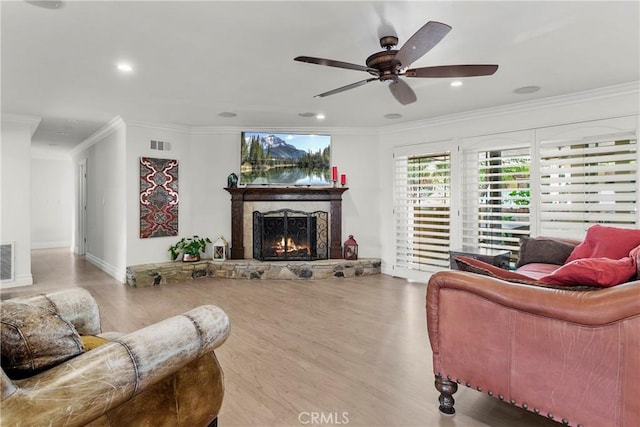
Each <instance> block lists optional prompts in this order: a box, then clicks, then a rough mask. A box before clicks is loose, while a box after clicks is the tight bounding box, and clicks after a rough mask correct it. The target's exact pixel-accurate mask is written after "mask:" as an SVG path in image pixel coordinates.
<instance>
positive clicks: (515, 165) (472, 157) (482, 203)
mask: <svg viewBox="0 0 640 427" xmlns="http://www.w3.org/2000/svg"><path fill="white" fill-rule="evenodd" d="M463 157H464V167H463V170H464V174H465V178H464V190H463V218H462V244H463V246H471V247H481V248H491V249H503V250H510V251H511V253H512V259H513V260H515V259H516V257H517V254H518V250H519V245H520V237H521V236H528V235H529V233H530V215H531V213H530V204H531V189H530V183H531V181H530V169H531V155H530V148H529V147H517V148H503V149H499V148H495V149H493V148H492V149H489V150H486V149H483V150H478V151H476V150H467V151H465V153H464V156H463Z"/></svg>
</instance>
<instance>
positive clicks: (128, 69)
mask: <svg viewBox="0 0 640 427" xmlns="http://www.w3.org/2000/svg"><path fill="white" fill-rule="evenodd" d="M118 70H120V71H122V72H123V73H130V72H132V71H133V67H132V66H131V65H130V64H127V63H126V62H120V63H119V64H118Z"/></svg>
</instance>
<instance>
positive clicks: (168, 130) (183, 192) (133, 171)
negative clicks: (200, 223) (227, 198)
mask: <svg viewBox="0 0 640 427" xmlns="http://www.w3.org/2000/svg"><path fill="white" fill-rule="evenodd" d="M190 138H191V137H190V134H189V129H188V128H180V127H165V126H160V125H152V124H145V123H136V122H130V121H127V149H126V173H125V174H123V175H124V176H125V177H126V237H125V239H124V240H125V242H126V246H127V257H126V266H129V265H138V264H147V263H153V262H165V261H169V260H170V257H169V252H168V249H169V246H171V245H172V244H174V243H175V242H176V241H178V240H179V237H181V236H190V235H192V234H198V233H199V232H200V231H199V230H198V227H197V226H194V224H193V220H192V217H191V213H192V209H193V208H192V206H193V204H194V197H201V196H204V195H200V194H197V193H196V191H195V187H196V182H197V180H199V179H205V178H204V177H206V174H207V170H204V171H199V170H195V168H194V166H193V164H192V159H191V157H190V153H191V143H190ZM151 140H154V141H164V142H169V143H170V144H171V150H169V151H157V150H151V148H150V141H151ZM140 157H153V158H159V159H175V160H178V193H179V197H180V199H179V202H178V233H179V236H178V237H152V238H145V239H141V238H140V203H139V197H140Z"/></svg>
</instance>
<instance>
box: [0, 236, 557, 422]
mask: <svg viewBox="0 0 640 427" xmlns="http://www.w3.org/2000/svg"><path fill="white" fill-rule="evenodd" d="M32 271H33V275H34V282H35V284H34V285H33V286H28V287H23V288H13V289H6V290H4V291H3V292H2V295H1V296H2V299H6V298H11V297H14V296H20V295H25V294H31V293H38V292H43V291H48V290H52V289H59V288H64V287H74V286H80V287H83V288H86V289H88V290H89V291H91V292H92V293H93V295H94V296H95V297H96V299H97V301H98V303H99V305H100V308H101V314H102V324H103V329H104V330H105V331H107V330H117V331H122V332H130V331H133V330H135V329H138V328H140V327H143V326H146V325H149V324H151V323H154V322H157V321H159V320H161V319H164V318H166V317H168V316H171V315H175V314H179V313H182V312H184V311H187V310H189V309H191V308H193V307H195V306H198V305H201V304H215V305H218V306H220V307H222V308H223V309H224V310H225V311H226V312H227V313H228V315H229V317H230V318H231V324H232V330H231V336H230V338H229V339H228V340H227V342H226V343H224V344H223V345H222V347H220V348H219V349H218V350H217V351H216V354H217V355H218V357H219V359H220V363H221V365H222V368H223V370H224V372H225V382H226V394H225V400H224V403H223V407H222V412H221V414H220V426H221V427H222V426H304V425H308V426H316V425H320V424H322V425H349V426H367V427H372V426H426V427H430V426H449V427H453V426H456V427H460V426H505V427H507V426H508V427H513V426H525V427H526V426H547V427H550V426H556V425H558V424H555V423H553V422H551V421H549V420H546V419H545V418H543V417H539V416H536V415H534V414H531V413H528V412H526V411H524V410H521V409H519V408H515V407H512V406H510V405H509V404H506V403H502V402H499V401H497V400H496V399H493V398H490V397H489V396H487V395H486V394H481V393H479V392H477V391H474V390H471V389H467V388H465V387H462V388H460V389H459V391H458V392H457V393H456V394H455V399H456V410H457V414H456V415H455V416H453V417H445V416H442V415H440V413H439V412H438V410H437V405H438V400H437V392H436V390H435V388H434V386H433V374H432V371H431V350H430V347H429V342H428V338H427V333H426V326H425V309H424V307H425V292H426V286H425V284H424V283H412V282H408V281H405V280H403V279H398V278H393V277H390V276H387V275H377V276H367V277H358V278H353V279H346V278H343V279H335V278H334V279H327V280H313V281H296V280H271V281H267V280H224V279H210V278H200V279H197V280H194V281H190V282H185V283H180V284H171V285H162V286H159V287H150V288H131V287H129V286H127V285H124V284H121V283H118V282H117V281H115V280H114V279H113V278H111V277H110V276H108V275H106V274H105V273H103V272H102V271H100V270H98V269H97V268H96V267H94V266H93V265H91V264H90V263H88V262H86V261H85V260H84V259H83V258H82V257H78V256H74V255H72V254H70V253H69V252H68V251H66V250H59V249H55V250H51V249H47V250H36V251H34V252H33V257H32ZM478 357H483V355H478ZM314 413H315V414H316V415H314ZM312 417H316V418H312ZM313 421H316V422H315V423H314V422H313ZM319 421H324V422H323V423H319Z"/></svg>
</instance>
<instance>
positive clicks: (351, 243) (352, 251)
mask: <svg viewBox="0 0 640 427" xmlns="http://www.w3.org/2000/svg"><path fill="white" fill-rule="evenodd" d="M344 259H358V242H356V241H355V239H354V238H353V235H351V234H349V238H348V239H347V241H346V242H344Z"/></svg>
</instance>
